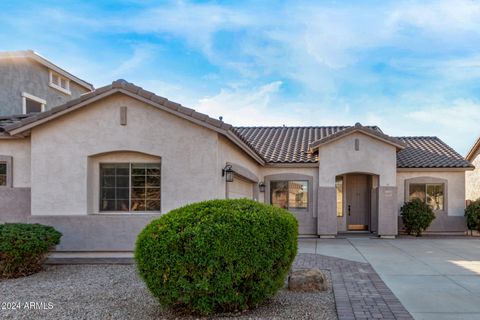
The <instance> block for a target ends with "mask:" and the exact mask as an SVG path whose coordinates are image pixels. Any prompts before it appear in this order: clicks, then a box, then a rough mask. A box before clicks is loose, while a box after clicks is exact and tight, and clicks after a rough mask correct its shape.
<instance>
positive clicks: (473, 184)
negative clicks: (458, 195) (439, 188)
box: [465, 150, 480, 200]
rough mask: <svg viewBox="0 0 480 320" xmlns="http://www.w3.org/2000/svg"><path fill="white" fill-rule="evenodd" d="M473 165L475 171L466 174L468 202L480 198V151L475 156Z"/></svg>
mask: <svg viewBox="0 0 480 320" xmlns="http://www.w3.org/2000/svg"><path fill="white" fill-rule="evenodd" d="M472 164H473V165H474V166H475V169H474V170H473V171H467V172H465V179H466V181H465V182H466V189H467V190H466V197H467V200H477V199H479V198H480V150H478V151H477V153H476V154H475V155H474V157H473V161H472Z"/></svg>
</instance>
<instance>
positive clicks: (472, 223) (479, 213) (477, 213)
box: [465, 199, 480, 232]
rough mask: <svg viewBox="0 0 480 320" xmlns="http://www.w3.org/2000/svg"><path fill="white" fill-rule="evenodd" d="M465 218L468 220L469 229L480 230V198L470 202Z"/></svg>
mask: <svg viewBox="0 0 480 320" xmlns="http://www.w3.org/2000/svg"><path fill="white" fill-rule="evenodd" d="M465 218H466V220H467V227H468V230H477V231H479V232H480V199H478V200H476V201H472V202H470V204H469V205H468V206H467V207H466V208H465Z"/></svg>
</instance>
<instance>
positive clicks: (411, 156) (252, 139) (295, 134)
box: [0, 80, 473, 168]
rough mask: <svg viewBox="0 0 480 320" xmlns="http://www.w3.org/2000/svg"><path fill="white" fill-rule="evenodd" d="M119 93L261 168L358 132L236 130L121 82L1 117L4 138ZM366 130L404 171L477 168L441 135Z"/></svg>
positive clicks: (297, 159) (304, 156) (308, 155)
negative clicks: (218, 138) (231, 146)
mask: <svg viewBox="0 0 480 320" xmlns="http://www.w3.org/2000/svg"><path fill="white" fill-rule="evenodd" d="M115 92H123V93H125V94H130V95H132V96H133V95H134V96H136V97H138V98H139V99H145V100H146V101H149V102H150V103H152V104H154V105H156V106H159V107H161V108H163V109H165V110H168V111H170V112H172V113H175V114H177V115H179V116H180V117H184V118H185V119H187V120H189V121H192V122H195V123H198V124H202V125H205V126H207V127H210V128H213V129H215V130H217V131H219V132H221V133H222V134H224V135H225V136H227V138H229V139H230V140H232V142H234V143H235V144H237V145H238V146H239V147H240V148H242V149H243V150H245V152H247V153H249V154H250V155H251V156H252V157H253V158H254V159H256V160H257V161H259V162H260V163H261V164H263V163H264V162H266V163H291V164H295V163H298V164H300V163H315V162H317V161H318V156H317V154H316V153H312V152H309V150H310V147H311V146H312V144H314V143H322V141H325V140H324V139H326V138H327V137H330V136H339V135H342V134H344V133H345V130H350V131H351V130H353V129H352V126H329V127H326V126H325V127H324V126H322V127H320V126H319V127H285V126H284V127H233V126H231V125H230V124H227V123H225V122H223V121H220V120H217V119H214V118H210V117H209V116H207V115H206V114H202V113H200V112H197V111H195V110H193V109H190V108H187V107H184V106H182V105H180V104H178V103H175V102H172V101H169V100H168V99H166V98H163V97H160V96H157V95H155V94H154V93H152V92H149V91H146V90H144V89H142V88H141V87H138V86H135V85H134V84H132V83H128V82H126V81H125V80H117V81H114V82H112V84H111V85H108V86H105V87H101V88H98V89H96V90H94V91H92V92H89V93H86V94H84V95H82V96H80V97H79V98H77V99H74V100H71V101H69V102H67V103H65V104H63V105H61V106H58V107H55V108H52V109H51V110H48V111H45V112H41V113H37V114H32V115H16V116H10V117H0V135H8V134H13V135H14V134H17V133H22V132H24V131H26V130H29V129H30V128H31V127H33V126H35V125H38V124H41V123H43V122H45V121H49V120H51V119H54V118H56V117H57V116H60V115H62V114H64V113H66V112H69V111H70V110H75V109H76V108H77V107H79V106H82V105H83V104H84V103H88V102H89V100H90V99H92V98H95V97H98V96H103V95H104V94H105V95H108V94H113V93H115ZM353 128H355V127H353ZM357 128H358V126H357ZM361 128H362V130H363V129H364V130H365V131H367V132H369V133H372V134H374V135H376V136H378V137H381V138H383V139H386V140H388V141H390V142H392V143H395V144H398V145H400V146H401V147H404V146H406V147H405V148H404V149H403V150H400V151H399V152H398V153H397V167H398V168H473V166H472V164H471V163H470V162H468V161H467V160H465V159H464V158H463V157H462V156H461V155H459V154H458V153H457V152H455V151H454V150H453V149H452V148H450V147H449V146H448V145H447V144H445V143H444V142H443V141H441V140H440V139H438V138H437V137H398V138H395V137H391V136H387V135H385V134H383V132H382V131H381V130H380V128H378V127H377V126H366V127H364V126H361Z"/></svg>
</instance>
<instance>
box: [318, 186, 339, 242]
mask: <svg viewBox="0 0 480 320" xmlns="http://www.w3.org/2000/svg"><path fill="white" fill-rule="evenodd" d="M317 199H318V204H317V208H318V211H317V212H318V219H317V224H318V228H317V232H318V235H319V236H320V237H324V238H333V237H335V236H336V235H337V211H336V206H337V202H336V192H335V187H322V186H320V187H318V197H317Z"/></svg>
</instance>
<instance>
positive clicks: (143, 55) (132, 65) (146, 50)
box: [111, 45, 153, 79]
mask: <svg viewBox="0 0 480 320" xmlns="http://www.w3.org/2000/svg"><path fill="white" fill-rule="evenodd" d="M152 55H153V49H152V47H150V46H141V45H137V46H135V47H134V48H133V53H132V55H131V56H130V58H128V59H126V60H124V61H122V62H121V63H120V65H118V66H117V67H116V68H115V69H114V70H112V72H111V77H112V78H113V79H115V78H116V77H118V76H122V75H125V74H127V73H129V72H131V71H134V70H135V69H137V68H138V67H140V66H141V65H142V64H144V63H146V62H148V60H149V59H150V58H151V57H152Z"/></svg>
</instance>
